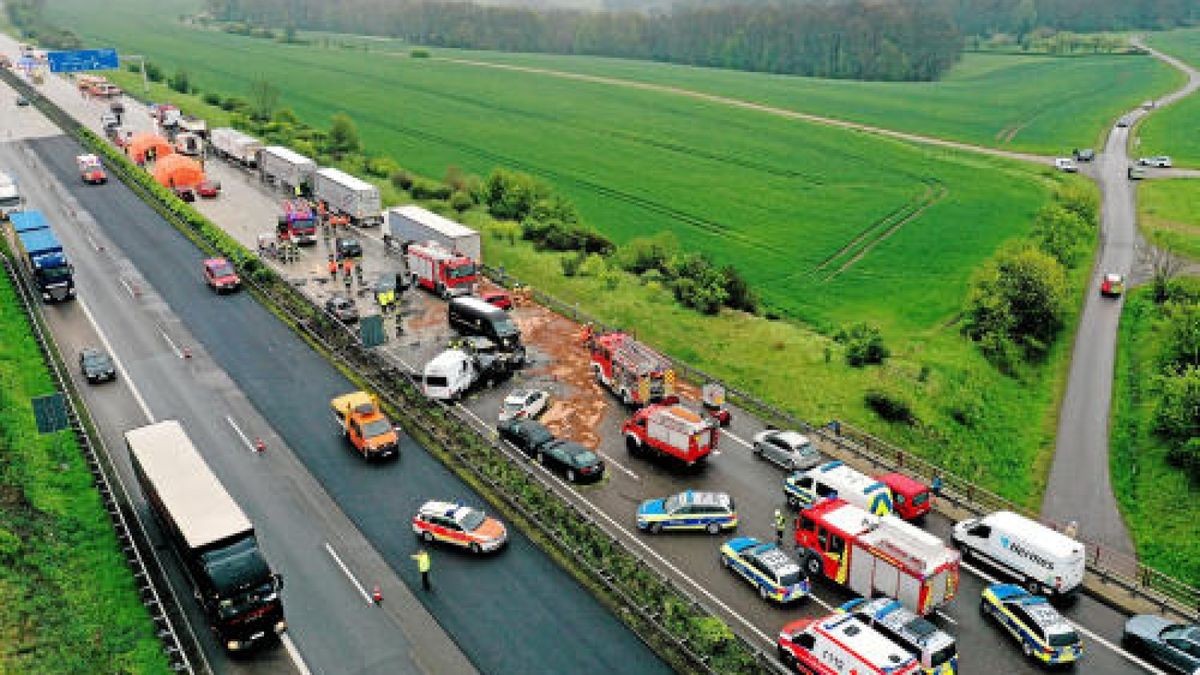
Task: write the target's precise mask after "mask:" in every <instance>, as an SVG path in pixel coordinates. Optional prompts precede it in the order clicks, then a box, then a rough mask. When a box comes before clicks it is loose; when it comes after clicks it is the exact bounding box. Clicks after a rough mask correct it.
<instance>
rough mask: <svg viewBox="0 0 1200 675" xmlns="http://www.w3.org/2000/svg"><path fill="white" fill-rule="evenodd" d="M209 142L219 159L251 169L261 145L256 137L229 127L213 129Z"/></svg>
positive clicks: (255, 162)
mask: <svg viewBox="0 0 1200 675" xmlns="http://www.w3.org/2000/svg"><path fill="white" fill-rule="evenodd" d="M209 143H210V144H211V145H212V147H213V150H215V151H216V153H217V156H218V157H220V158H221V159H224V160H225V161H227V162H236V163H237V164H240V165H242V166H244V167H247V168H251V169H252V168H254V167H255V166H257V165H258V153H259V151H260V150H262V147H263V145H262V142H261V141H259V140H258V139H257V138H255V137H253V136H250V135H249V134H243V133H242V132H240V131H238V130H237V129H230V128H229V127H220V128H218V129H213V130H212V133H211V134H209Z"/></svg>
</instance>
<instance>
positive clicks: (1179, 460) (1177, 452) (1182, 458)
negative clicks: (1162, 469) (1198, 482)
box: [1167, 438, 1200, 479]
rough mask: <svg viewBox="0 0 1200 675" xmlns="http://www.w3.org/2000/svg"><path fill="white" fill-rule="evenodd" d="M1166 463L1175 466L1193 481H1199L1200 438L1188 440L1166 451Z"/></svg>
mask: <svg viewBox="0 0 1200 675" xmlns="http://www.w3.org/2000/svg"><path fill="white" fill-rule="evenodd" d="M1167 461H1168V462H1170V463H1171V465H1172V466H1177V467H1179V468H1181V469H1183V470H1185V471H1187V472H1188V474H1189V475H1190V476H1191V477H1192V478H1193V479H1200V438H1189V439H1187V440H1186V441H1183V442H1182V443H1177V444H1175V445H1172V446H1171V447H1170V448H1168V449H1167Z"/></svg>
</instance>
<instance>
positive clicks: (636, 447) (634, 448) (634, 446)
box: [625, 436, 642, 455]
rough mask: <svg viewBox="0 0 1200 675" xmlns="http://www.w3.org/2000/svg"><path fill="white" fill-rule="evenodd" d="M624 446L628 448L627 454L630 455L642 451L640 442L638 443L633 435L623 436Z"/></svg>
mask: <svg viewBox="0 0 1200 675" xmlns="http://www.w3.org/2000/svg"><path fill="white" fill-rule="evenodd" d="M625 448H626V449H627V450H629V454H631V455H639V454H641V452H642V445H641V443H638V441H637V439H636V438H634V437H633V436H626V437H625Z"/></svg>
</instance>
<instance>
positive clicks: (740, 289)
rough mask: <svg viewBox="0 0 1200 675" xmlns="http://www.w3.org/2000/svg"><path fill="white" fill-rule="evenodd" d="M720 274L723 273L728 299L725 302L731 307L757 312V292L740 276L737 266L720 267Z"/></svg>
mask: <svg viewBox="0 0 1200 675" xmlns="http://www.w3.org/2000/svg"><path fill="white" fill-rule="evenodd" d="M721 274H723V275H725V290H726V292H728V294H729V299H728V300H727V301H726V303H725V304H727V305H729V306H730V307H732V308H733V309H740V310H742V311H744V312H749V313H751V314H757V313H758V294H757V293H755V292H754V289H752V288H750V284H749V283H748V282H747V281H746V280H745V279H743V278H742V275H741V274H740V273H739V272H738V271H737V268H735V267H734V266H733V265H726V266H725V267H722V268H721Z"/></svg>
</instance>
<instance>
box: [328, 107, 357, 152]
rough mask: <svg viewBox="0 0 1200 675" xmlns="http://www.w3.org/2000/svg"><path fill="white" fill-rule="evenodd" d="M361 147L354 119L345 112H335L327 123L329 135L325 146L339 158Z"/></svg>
mask: <svg viewBox="0 0 1200 675" xmlns="http://www.w3.org/2000/svg"><path fill="white" fill-rule="evenodd" d="M361 147H362V144H361V143H360V142H359V140H358V128H357V127H355V126H354V120H352V119H350V116H349V115H347V114H346V113H337V114H335V115H334V116H333V120H332V123H331V124H330V125H329V137H328V138H327V140H326V148H327V149H328V150H329V152H330V153H331V154H332V155H333V156H334V157H338V158H341V157H342V156H343V155H346V154H348V153H351V152H357V151H358V150H359V149H360V148H361Z"/></svg>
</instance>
